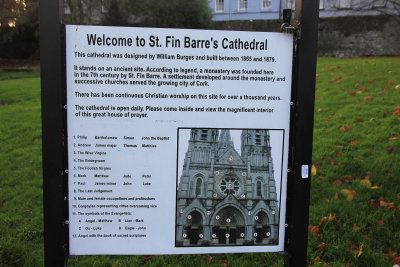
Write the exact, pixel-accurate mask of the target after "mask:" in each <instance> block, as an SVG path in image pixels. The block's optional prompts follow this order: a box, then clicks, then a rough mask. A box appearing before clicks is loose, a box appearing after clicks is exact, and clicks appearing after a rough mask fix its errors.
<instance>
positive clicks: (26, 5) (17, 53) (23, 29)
mask: <svg viewBox="0 0 400 267" xmlns="http://www.w3.org/2000/svg"><path fill="white" fill-rule="evenodd" d="M0 2H1V4H0V6H1V8H0V14H1V16H0V18H1V27H0V57H4V58H26V57H29V56H31V55H32V54H33V53H34V52H35V51H37V50H38V47H39V18H38V0H0ZM9 8H11V12H10V13H9V14H8V15H6V18H3V13H2V12H6V10H7V9H9ZM10 24H13V25H12V27H10Z"/></svg>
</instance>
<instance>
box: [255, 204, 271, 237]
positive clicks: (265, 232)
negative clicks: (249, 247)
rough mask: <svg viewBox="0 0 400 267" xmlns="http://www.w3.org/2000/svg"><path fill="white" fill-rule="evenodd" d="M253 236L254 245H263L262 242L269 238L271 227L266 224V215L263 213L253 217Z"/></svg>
mask: <svg viewBox="0 0 400 267" xmlns="http://www.w3.org/2000/svg"><path fill="white" fill-rule="evenodd" d="M253 235H254V238H255V240H256V243H263V241H265V240H266V239H268V238H269V237H270V236H271V227H270V226H269V223H268V215H267V214H266V213H265V212H264V211H260V212H258V213H257V214H256V215H255V216H254V230H253Z"/></svg>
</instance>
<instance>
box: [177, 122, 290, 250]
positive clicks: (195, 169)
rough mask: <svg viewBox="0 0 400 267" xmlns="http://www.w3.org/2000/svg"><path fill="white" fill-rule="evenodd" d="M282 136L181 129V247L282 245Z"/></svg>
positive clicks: (251, 131) (256, 131) (270, 132)
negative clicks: (280, 211) (280, 231)
mask: <svg viewBox="0 0 400 267" xmlns="http://www.w3.org/2000/svg"><path fill="white" fill-rule="evenodd" d="M283 136H284V130H271V129H270V130H268V129H209V128H208V129H204V128H203V129H201V128H192V129H187V128H179V129H178V140H179V141H178V166H177V168H178V173H177V176H178V177H177V179H178V181H177V194H176V198H177V199H176V229H175V245H176V247H193V246H235V245H236V246H255V245H278V234H279V233H278V229H279V216H280V215H279V203H280V200H279V198H280V189H281V188H280V187H281V186H280V185H281V177H282V174H281V170H282V153H283ZM271 144H272V145H273V147H272V145H271ZM235 147H236V148H235ZM274 162H275V165H278V166H277V167H276V168H275V169H274Z"/></svg>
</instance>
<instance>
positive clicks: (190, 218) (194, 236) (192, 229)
mask: <svg viewBox="0 0 400 267" xmlns="http://www.w3.org/2000/svg"><path fill="white" fill-rule="evenodd" d="M186 222H187V223H186V227H185V231H184V238H187V239H189V241H190V244H191V245H196V244H197V242H198V241H199V240H200V239H202V238H203V217H202V216H201V214H200V213H199V212H198V211H195V210H194V211H192V212H191V213H189V215H187V217H186Z"/></svg>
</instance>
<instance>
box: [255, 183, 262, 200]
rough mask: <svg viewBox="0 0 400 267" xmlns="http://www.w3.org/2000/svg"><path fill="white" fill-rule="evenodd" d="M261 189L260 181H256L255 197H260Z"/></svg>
mask: <svg viewBox="0 0 400 267" xmlns="http://www.w3.org/2000/svg"><path fill="white" fill-rule="evenodd" d="M261 188H262V184H261V181H257V188H256V189H257V196H258V197H262V193H261Z"/></svg>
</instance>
